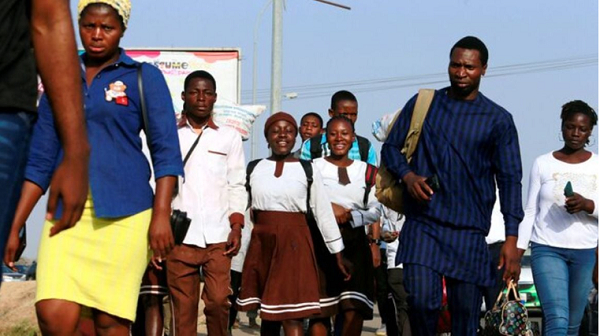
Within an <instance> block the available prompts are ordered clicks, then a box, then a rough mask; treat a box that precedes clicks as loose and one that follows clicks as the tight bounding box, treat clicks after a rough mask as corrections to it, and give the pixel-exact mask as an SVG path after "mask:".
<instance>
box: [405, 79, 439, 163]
mask: <svg viewBox="0 0 600 336" xmlns="http://www.w3.org/2000/svg"><path fill="white" fill-rule="evenodd" d="M434 95H435V90H432V89H420V90H419V95H418V96H417V101H416V102H415V108H414V110H413V114H412V118H411V120H410V128H409V130H408V134H406V139H405V140H404V147H403V148H402V150H401V153H402V154H404V156H405V157H406V159H407V161H408V162H410V160H411V159H412V155H413V153H414V152H415V149H416V148H417V144H418V143H419V138H420V137H421V130H423V121H424V120H425V117H426V116H427V112H429V107H430V106H431V102H432V101H433V97H434ZM412 138H414V141H410V140H411V139H412Z"/></svg>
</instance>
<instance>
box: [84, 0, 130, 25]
mask: <svg viewBox="0 0 600 336" xmlns="http://www.w3.org/2000/svg"><path fill="white" fill-rule="evenodd" d="M95 3H102V4H105V5H109V6H110V7H112V8H114V10H116V11H117V13H119V16H120V17H121V19H122V20H123V26H124V27H125V29H127V22H128V21H129V15H130V14H131V1H130V0H79V5H77V12H78V18H77V19H78V20H79V19H81V12H83V10H84V9H85V8H86V7H87V6H89V5H91V4H95Z"/></svg>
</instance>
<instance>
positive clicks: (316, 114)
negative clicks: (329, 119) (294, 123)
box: [300, 112, 323, 128]
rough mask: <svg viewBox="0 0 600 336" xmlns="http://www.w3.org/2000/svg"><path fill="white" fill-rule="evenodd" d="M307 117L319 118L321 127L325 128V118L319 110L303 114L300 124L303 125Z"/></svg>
mask: <svg viewBox="0 0 600 336" xmlns="http://www.w3.org/2000/svg"><path fill="white" fill-rule="evenodd" d="M306 117H315V118H317V119H318V120H319V124H320V125H321V126H320V127H321V128H323V118H321V116H320V115H319V114H318V113H317V112H308V113H307V114H305V115H303V116H302V118H300V126H302V122H303V121H304V118H306Z"/></svg>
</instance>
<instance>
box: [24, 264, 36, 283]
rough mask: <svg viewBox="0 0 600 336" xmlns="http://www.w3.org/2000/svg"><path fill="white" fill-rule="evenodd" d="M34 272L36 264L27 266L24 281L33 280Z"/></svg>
mask: <svg viewBox="0 0 600 336" xmlns="http://www.w3.org/2000/svg"><path fill="white" fill-rule="evenodd" d="M36 270H37V262H36V261H34V262H33V263H32V264H31V266H29V268H28V269H27V272H25V275H26V279H27V280H35V277H36Z"/></svg>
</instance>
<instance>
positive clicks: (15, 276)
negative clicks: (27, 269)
mask: <svg viewBox="0 0 600 336" xmlns="http://www.w3.org/2000/svg"><path fill="white" fill-rule="evenodd" d="M14 281H25V274H23V273H19V272H15V271H13V270H11V269H10V268H8V267H7V266H6V265H2V282H14Z"/></svg>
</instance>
